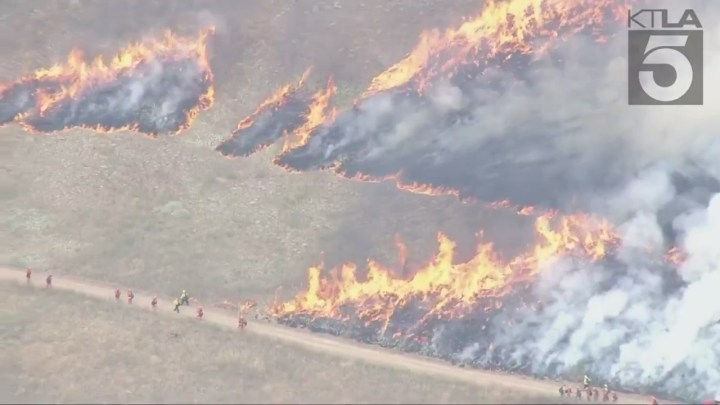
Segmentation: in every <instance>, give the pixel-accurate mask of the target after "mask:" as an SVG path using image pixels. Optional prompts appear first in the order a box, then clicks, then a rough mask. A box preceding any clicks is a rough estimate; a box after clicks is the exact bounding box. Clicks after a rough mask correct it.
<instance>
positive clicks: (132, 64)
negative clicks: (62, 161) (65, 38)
mask: <svg viewBox="0 0 720 405" xmlns="http://www.w3.org/2000/svg"><path fill="white" fill-rule="evenodd" d="M213 32H214V29H212V28H211V29H207V30H204V31H203V32H201V33H200V35H199V36H198V37H197V38H185V37H179V36H176V35H174V34H173V33H171V32H169V31H167V32H165V34H164V36H163V37H162V38H161V39H159V40H150V41H146V42H141V43H137V44H133V45H130V46H128V47H126V48H125V49H123V50H121V51H120V52H118V53H117V54H116V55H115V56H114V57H112V58H110V59H105V58H103V57H102V56H98V57H96V58H94V59H92V60H89V59H87V58H86V57H85V55H84V54H83V52H82V51H79V50H75V51H73V52H72V53H71V54H70V56H69V57H68V59H67V61H66V62H64V63H61V64H57V65H54V66H52V67H50V68H48V69H40V70H37V71H35V72H33V73H32V74H30V75H28V76H26V77H23V78H21V79H19V80H17V81H15V82H12V83H9V84H6V85H3V86H2V87H0V123H5V124H6V123H9V122H12V121H15V122H17V123H19V124H20V125H21V126H23V127H24V128H26V129H28V130H30V131H40V132H56V131H60V130H64V129H68V128H77V127H82V128H89V129H93V130H96V131H101V132H106V131H113V130H122V129H125V130H134V131H139V132H143V133H147V134H152V135H156V134H159V133H176V132H179V131H181V130H183V129H185V128H187V127H189V126H190V125H191V123H192V121H193V120H194V119H195V117H196V116H197V114H198V113H199V112H200V111H202V110H205V109H207V108H209V107H210V106H211V105H212V103H213V93H214V89H213V74H212V70H211V67H210V62H209V59H208V54H207V41H208V38H209V37H210V36H211V35H212V34H213Z"/></svg>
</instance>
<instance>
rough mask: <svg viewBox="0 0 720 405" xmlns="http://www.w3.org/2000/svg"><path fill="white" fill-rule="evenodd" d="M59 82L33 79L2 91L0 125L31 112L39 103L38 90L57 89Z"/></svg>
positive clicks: (0, 94)
mask: <svg viewBox="0 0 720 405" xmlns="http://www.w3.org/2000/svg"><path fill="white" fill-rule="evenodd" d="M58 86H59V83H58V82H49V81H40V80H31V81H27V82H22V83H16V84H12V85H10V86H9V87H8V88H7V89H5V90H4V91H2V92H1V93H0V125H2V124H7V123H9V122H12V121H14V120H15V119H16V118H17V116H18V115H19V114H23V113H27V112H30V111H31V110H32V109H33V108H34V107H35V105H36V103H37V98H36V96H37V92H38V90H44V91H52V90H55V89H57V88H58Z"/></svg>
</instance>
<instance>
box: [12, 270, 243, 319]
mask: <svg viewBox="0 0 720 405" xmlns="http://www.w3.org/2000/svg"><path fill="white" fill-rule="evenodd" d="M31 278H32V268H30V267H28V268H27V269H26V270H25V280H26V282H27V283H30V282H31ZM52 278H53V276H52V274H48V275H47V277H46V278H45V288H50V287H52ZM121 296H122V292H121V291H120V289H119V288H115V301H120V297H121ZM134 299H135V293H134V292H133V290H132V289H128V290H127V302H128V304H132V303H133V300H134ZM157 305H158V298H157V296H154V297H153V298H152V301H150V306H151V307H152V309H153V311H155V310H157ZM181 305H190V296H189V295H188V294H187V291H185V290H182V294H180V298H176V299H175V300H174V301H173V311H175V312H176V313H178V314H179V313H180V306H181ZM204 315H205V313H204V312H203V309H202V307H197V309H196V311H195V317H196V318H197V319H202V318H203V316H204ZM246 326H247V321H246V320H245V318H243V316H242V314H241V315H240V316H238V328H239V329H245V327H246Z"/></svg>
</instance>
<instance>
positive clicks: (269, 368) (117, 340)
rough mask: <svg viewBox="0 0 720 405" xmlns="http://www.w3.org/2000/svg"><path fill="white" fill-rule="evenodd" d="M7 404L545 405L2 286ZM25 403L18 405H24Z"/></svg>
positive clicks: (69, 296)
mask: <svg viewBox="0 0 720 405" xmlns="http://www.w3.org/2000/svg"><path fill="white" fill-rule="evenodd" d="M0 295H2V296H3V297H9V299H7V300H6V301H5V302H6V305H3V306H2V307H0V324H2V325H3V328H2V330H1V331H0V342H2V345H1V346H0V357H1V358H3V359H4V360H3V361H2V366H0V384H2V385H0V392H2V393H3V394H2V395H1V396H2V402H5V403H17V402H21V403H30V402H33V403H39V402H52V403H68V402H70V403H90V402H95V403H98V402H100V403H172V402H175V403H178V402H181V403H190V402H194V403H219V402H222V403H238V402H241V403H259V402H262V403H267V402H274V403H278V402H285V403H287V402H292V403H381V402H384V403H493V402H495V403H497V402H498V401H512V402H519V403H537V402H545V403H548V402H550V401H554V400H556V398H537V397H535V398H531V397H527V396H523V394H522V393H517V392H512V393H508V392H501V391H500V390H499V389H482V388H480V387H477V386H470V385H463V384H459V383H455V382H449V381H444V380H441V379H436V378H430V377H426V376H424V375H414V374H410V373H406V372H400V371H397V370H390V369H385V368H380V367H376V366H372V365H367V364H363V363H358V362H353V361H343V360H338V359H337V358H333V357H328V356H325V355H322V354H318V353H316V352H307V351H305V350H302V349H299V348H294V347H289V346H284V345H281V344H278V343H276V342H273V341H267V340H263V339H261V338H260V337H258V336H257V335H253V334H249V333H239V332H238V333H233V332H230V331H227V330H222V329H220V328H218V327H215V326H212V325H202V326H200V327H198V324H197V322H198V321H195V320H192V319H183V320H177V319H169V318H168V317H167V316H163V315H161V314H152V313H150V312H147V311H136V310H133V309H130V308H129V307H127V306H125V305H115V303H113V302H109V301H98V300H94V299H91V298H84V297H82V296H79V295H75V294H73V293H68V292H61V291H46V290H44V289H32V288H30V287H26V286H20V285H13V284H0ZM16 401H17V402H16Z"/></svg>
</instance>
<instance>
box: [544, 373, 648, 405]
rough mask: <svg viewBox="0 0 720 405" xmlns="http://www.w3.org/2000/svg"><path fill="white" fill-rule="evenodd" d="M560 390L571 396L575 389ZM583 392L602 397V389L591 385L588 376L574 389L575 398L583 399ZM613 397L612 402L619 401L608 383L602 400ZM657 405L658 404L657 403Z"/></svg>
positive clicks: (594, 396)
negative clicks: (580, 385)
mask: <svg viewBox="0 0 720 405" xmlns="http://www.w3.org/2000/svg"><path fill="white" fill-rule="evenodd" d="M558 391H559V392H560V396H562V397H564V396H567V397H570V396H572V395H573V389H572V388H570V387H565V386H560V389H559V390H558ZM583 392H585V398H586V399H587V400H588V401H590V400H595V401H598V400H599V399H600V390H598V388H597V387H592V386H591V385H590V378H589V377H588V376H585V377H584V378H583V386H582V388H581V387H577V388H575V390H574V393H575V398H577V399H581V398H582V397H583ZM611 399H612V402H617V401H618V394H617V392H615V391H610V388H609V387H608V385H607V384H605V385H604V386H603V396H602V400H603V402H608V401H610V400H611ZM655 405H657V404H655Z"/></svg>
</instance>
